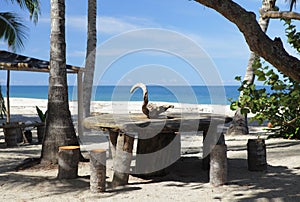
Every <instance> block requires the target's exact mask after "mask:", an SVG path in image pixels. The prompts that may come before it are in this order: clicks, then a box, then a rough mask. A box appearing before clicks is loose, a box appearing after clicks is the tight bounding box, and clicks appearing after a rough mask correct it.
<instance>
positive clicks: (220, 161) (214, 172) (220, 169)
mask: <svg viewBox="0 0 300 202" xmlns="http://www.w3.org/2000/svg"><path fill="white" fill-rule="evenodd" d="M209 182H210V184H212V185H213V186H220V185H224V184H225V183H226V182H227V147H226V145H225V144H220V145H218V144H217V145H215V146H214V148H213V149H212V151H211V153H210V170H209Z"/></svg>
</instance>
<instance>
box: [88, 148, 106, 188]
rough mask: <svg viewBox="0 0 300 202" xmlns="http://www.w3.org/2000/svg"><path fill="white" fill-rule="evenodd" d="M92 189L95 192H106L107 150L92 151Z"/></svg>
mask: <svg viewBox="0 0 300 202" xmlns="http://www.w3.org/2000/svg"><path fill="white" fill-rule="evenodd" d="M90 168H91V177H90V190H91V191H92V192H94V193H97V192H104V191H105V184H106V150H103V149H94V150H92V151H90Z"/></svg>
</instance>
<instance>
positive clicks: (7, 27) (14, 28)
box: [0, 12, 28, 51]
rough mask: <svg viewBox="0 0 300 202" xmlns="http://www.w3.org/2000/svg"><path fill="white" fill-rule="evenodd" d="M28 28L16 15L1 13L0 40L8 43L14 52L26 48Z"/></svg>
mask: <svg viewBox="0 0 300 202" xmlns="http://www.w3.org/2000/svg"><path fill="white" fill-rule="evenodd" d="M27 30H28V28H27V27H26V26H25V25H23V23H22V19H21V18H20V17H18V15H17V14H15V13H10V12H0V39H4V40H5V41H7V43H8V46H9V47H11V48H12V50H13V51H16V49H22V48H24V44H23V41H24V40H25V39H26V38H27V37H26V36H27Z"/></svg>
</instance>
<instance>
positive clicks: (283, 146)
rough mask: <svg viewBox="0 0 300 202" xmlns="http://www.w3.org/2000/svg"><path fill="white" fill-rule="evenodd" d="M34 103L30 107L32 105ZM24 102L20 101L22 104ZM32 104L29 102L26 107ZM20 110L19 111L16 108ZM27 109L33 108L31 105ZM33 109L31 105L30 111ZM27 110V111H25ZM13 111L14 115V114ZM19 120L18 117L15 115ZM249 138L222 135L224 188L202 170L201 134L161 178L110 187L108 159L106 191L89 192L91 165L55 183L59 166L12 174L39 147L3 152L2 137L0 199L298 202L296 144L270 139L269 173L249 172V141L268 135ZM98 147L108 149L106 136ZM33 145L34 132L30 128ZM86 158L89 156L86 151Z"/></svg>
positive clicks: (185, 144)
mask: <svg viewBox="0 0 300 202" xmlns="http://www.w3.org/2000/svg"><path fill="white" fill-rule="evenodd" d="M33 104H36V103H31V105H33ZM24 105H25V104H24V103H23V105H21V106H24ZM28 105H30V104H28ZM20 108H22V107H20ZM26 108H28V109H31V107H30V106H27V107H26ZM32 108H34V107H32ZM24 110H25V111H26V109H24ZM15 112H17V110H16V111H14V113H15ZM30 113H31V112H28V113H27V114H25V113H23V114H22V116H23V118H28V119H30V118H36V115H35V112H33V113H31V114H30ZM19 118H22V117H19ZM250 131H251V132H252V133H251V134H250V135H243V136H225V138H226V144H227V147H228V152H227V155H228V184H227V185H225V186H222V187H212V186H211V185H210V184H209V183H208V172H207V171H203V170H202V169H201V163H202V159H201V156H202V153H201V151H202V134H201V133H199V134H185V135H182V136H181V158H180V159H179V160H178V161H177V162H176V163H174V164H173V165H172V166H171V167H170V168H168V174H167V175H166V176H164V177H157V178H153V179H141V178H137V177H133V176H130V179H129V185H127V186H126V187H120V188H117V189H114V190H113V189H111V188H109V185H110V182H111V181H112V174H113V172H112V160H111V159H108V160H107V179H106V180H107V183H108V188H107V191H106V192H105V193H101V194H93V193H91V192H90V190H89V174H90V170H89V163H80V164H79V178H77V179H74V180H58V179H56V175H57V168H56V167H49V168H46V169H41V168H39V167H34V168H31V169H26V170H20V171H18V172H16V171H15V170H14V168H15V166H16V165H18V163H20V162H21V161H22V160H23V159H25V158H30V157H39V155H40V151H41V145H39V144H32V145H20V146H19V147H16V148H6V147H5V145H4V143H3V142H4V141H3V138H4V137H3V133H2V131H1V133H0V191H1V196H0V199H2V200H1V201H203V200H206V201H255V200H257V201H299V200H300V191H299V186H300V158H299V157H298V156H299V154H300V141H295V140H283V139H269V140H266V145H267V162H268V169H267V171H264V172H250V171H248V169H247V145H246V144H247V140H248V139H249V138H256V136H257V135H258V134H259V135H261V137H262V138H265V137H266V134H265V132H264V131H263V130H262V127H258V126H251V127H250ZM94 132H95V134H99V136H102V137H103V138H102V141H100V142H99V147H108V143H107V138H106V136H105V135H104V134H102V135H101V134H100V133H99V132H98V131H94ZM33 136H34V141H36V131H35V130H33ZM84 155H88V153H87V152H84Z"/></svg>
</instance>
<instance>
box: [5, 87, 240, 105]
mask: <svg viewBox="0 0 300 202" xmlns="http://www.w3.org/2000/svg"><path fill="white" fill-rule="evenodd" d="M130 88H131V86H97V87H94V89H93V92H94V93H93V98H92V100H95V101H111V100H112V101H142V100H143V97H142V90H141V89H137V90H136V91H135V92H134V93H133V94H130V92H129V91H130ZM237 89H238V86H210V87H207V86H148V93H149V100H150V101H165V102H181V103H191V104H229V103H230V102H229V101H228V99H229V98H233V99H237V98H238V96H239V91H238V90H237ZM68 90H69V100H77V87H74V86H69V89H68ZM2 94H3V96H4V97H5V96H6V87H5V86H2ZM10 97H22V98H38V99H47V98H48V86H11V87H10Z"/></svg>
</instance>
